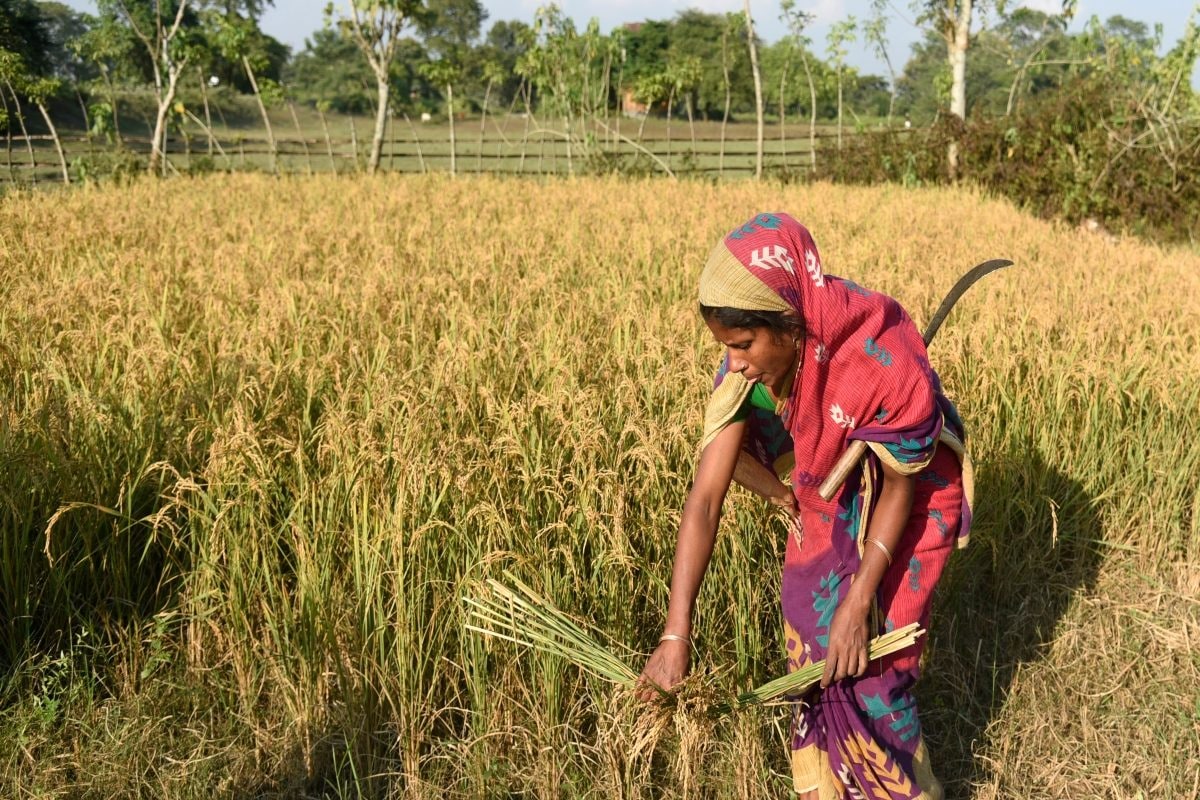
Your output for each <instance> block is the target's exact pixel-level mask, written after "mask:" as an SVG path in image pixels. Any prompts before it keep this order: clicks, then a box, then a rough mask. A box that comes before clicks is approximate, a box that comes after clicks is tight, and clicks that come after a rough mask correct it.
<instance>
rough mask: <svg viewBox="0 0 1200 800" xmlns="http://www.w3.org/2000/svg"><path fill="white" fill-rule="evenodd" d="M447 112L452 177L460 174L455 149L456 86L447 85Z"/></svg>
mask: <svg viewBox="0 0 1200 800" xmlns="http://www.w3.org/2000/svg"><path fill="white" fill-rule="evenodd" d="M446 110H447V111H448V112H449V115H450V177H454V176H455V175H457V174H458V162H457V157H456V154H455V147H454V84H452V83H447V84H446Z"/></svg>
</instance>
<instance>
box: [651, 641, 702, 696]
mask: <svg viewBox="0 0 1200 800" xmlns="http://www.w3.org/2000/svg"><path fill="white" fill-rule="evenodd" d="M691 656H692V653H691V645H690V644H688V643H687V642H679V641H675V640H673V639H667V640H666V641H662V642H659V644H658V648H657V649H656V650H655V651H654V652H653V653H651V654H650V658H648V659H646V666H645V667H643V668H642V674H641V677H639V678H638V685H639V686H640V687H641V691H639V692H638V699H639V700H642V701H643V702H649V701H651V700H654V699H656V698H658V697H659V693H658V691H657V690H656V689H655V688H654V687H655V686H657V687H658V688H659V689H662V690H664V691H668V692H669V691H671V690H672V689H674V688H675V686H676V685H677V684H678V683H679V682H680V681H681V680H683V679H684V677H686V676H687V674H688V669H689V667H690V666H691Z"/></svg>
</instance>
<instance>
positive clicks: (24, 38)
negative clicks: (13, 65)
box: [0, 0, 53, 75]
mask: <svg viewBox="0 0 1200 800" xmlns="http://www.w3.org/2000/svg"><path fill="white" fill-rule="evenodd" d="M52 45H53V40H52V39H51V38H50V31H49V29H48V26H47V24H46V20H45V18H44V17H43V15H42V13H41V9H40V8H39V7H38V5H37V4H36V3H34V2H33V0H0V50H7V51H8V52H10V53H14V54H16V55H17V56H19V57H20V59H21V61H22V63H23V64H24V65H25V68H26V69H28V70H29V72H30V73H31V74H33V75H43V74H46V73H48V72H49V71H50V70H51V67H52V63H51V61H50V58H49V54H50V52H51V49H52Z"/></svg>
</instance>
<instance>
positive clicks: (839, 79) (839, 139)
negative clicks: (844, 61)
mask: <svg viewBox="0 0 1200 800" xmlns="http://www.w3.org/2000/svg"><path fill="white" fill-rule="evenodd" d="M837 86H838V128H837V149H838V151H839V152H841V149H842V65H841V64H838V68H837Z"/></svg>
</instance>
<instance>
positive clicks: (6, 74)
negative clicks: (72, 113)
mask: <svg viewBox="0 0 1200 800" xmlns="http://www.w3.org/2000/svg"><path fill="white" fill-rule="evenodd" d="M0 82H2V83H3V84H4V86H5V87H6V88H7V89H8V93H9V96H11V97H12V100H13V103H14V107H15V108H16V112H17V119H18V121H19V122H20V124H21V129H22V133H24V134H25V141H26V143H27V144H28V142H29V134H28V132H27V131H25V121H24V118H23V117H22V115H21V103H20V100H18V99H17V95H18V94H23V95H25V97H27V98H29V100H31V101H32V102H33V103H34V105H36V106H37V108H38V111H39V112H40V113H41V115H42V119H43V120H44V121H45V123H46V128H47V129H48V130H49V131H50V138H51V139H52V140H53V141H54V149H55V150H56V151H57V153H58V163H59V165H60V166H61V168H62V178H63V183H70V182H71V176H70V173H69V172H68V171H67V159H66V156H65V155H63V149H62V142H61V141H60V140H59V138H58V130H57V129H56V128H55V127H54V121H53V120H52V119H51V118H50V112H49V110H48V109H47V108H46V102H47V101H48V100H49V98H50V97H51V96H52V95H54V93H55V92H57V91H58V89H59V86H60V82H59V81H58V80H57V79H55V78H46V77H39V76H35V75H33V74H31V73H30V71H29V69H28V67H26V65H25V61H24V59H23V58H22V57H21V56H20V55H19V54H17V53H14V52H12V51H11V50H5V49H4V48H0Z"/></svg>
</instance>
